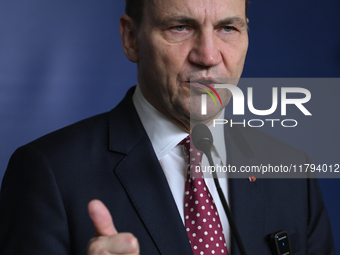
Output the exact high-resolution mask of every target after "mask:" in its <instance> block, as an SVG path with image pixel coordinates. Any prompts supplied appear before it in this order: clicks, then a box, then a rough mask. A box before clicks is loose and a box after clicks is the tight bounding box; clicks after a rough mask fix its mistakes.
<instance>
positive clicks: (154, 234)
mask: <svg viewBox="0 0 340 255" xmlns="http://www.w3.org/2000/svg"><path fill="white" fill-rule="evenodd" d="M132 93H133V91H131V90H130V91H129V92H128V95H127V96H126V97H125V99H124V100H123V101H122V103H121V104H120V105H118V106H117V107H116V108H115V109H114V110H113V111H112V112H111V114H110V131H109V132H110V150H111V151H115V152H119V153H123V154H125V158H124V159H123V160H122V161H121V162H120V164H119V165H118V166H117V167H116V168H115V169H114V172H115V174H116V176H117V177H118V179H119V180H120V182H121V184H122V185H123V187H124V189H125V191H126V193H127V194H128V196H129V198H130V200H131V202H132V204H133V206H134V208H135V209H136V211H137V213H138V215H139V216H140V218H141V220H142V221H143V223H144V225H145V227H146V229H147V231H148V233H149V234H150V236H151V238H152V239H153V241H154V243H155V245H156V247H157V249H158V250H159V252H160V254H164V255H167V254H168V255H173V254H179V255H180V254H183V255H184V254H192V251H191V247H190V244H189V240H188V236H187V233H186V231H185V228H184V226H183V223H182V220H181V217H180V215H179V212H178V209H177V206H176V203H175V201H174V199H173V197H172V193H171V190H170V188H169V185H168V182H167V180H166V177H165V175H164V173H163V170H162V168H161V166H160V164H159V162H158V160H157V157H156V155H155V153H154V150H153V147H152V145H151V142H150V140H149V138H148V136H147V134H146V132H145V130H144V128H143V126H142V124H141V122H140V120H139V118H138V115H137V113H136V111H135V108H134V106H133V104H132V100H131V96H132ZM116 134H119V136H117V135H116Z"/></svg>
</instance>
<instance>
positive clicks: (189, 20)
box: [156, 16, 197, 26]
mask: <svg viewBox="0 0 340 255" xmlns="http://www.w3.org/2000/svg"><path fill="white" fill-rule="evenodd" d="M173 22H177V23H182V24H196V23H197V21H196V20H195V19H193V18H189V17H187V16H170V17H165V18H163V19H160V20H157V22H156V23H157V25H159V26H166V25H167V24H169V23H173Z"/></svg>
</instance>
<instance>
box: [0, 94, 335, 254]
mask: <svg viewBox="0 0 340 255" xmlns="http://www.w3.org/2000/svg"><path fill="white" fill-rule="evenodd" d="M132 93H133V89H130V91H129V92H128V94H127V96H126V97H125V99H124V100H123V101H122V102H121V103H120V104H119V105H118V106H117V107H116V108H114V109H113V110H112V111H110V112H108V113H104V114H101V115H98V116H95V117H92V118H89V119H86V120H83V121H81V122H78V123H76V124H73V125H71V126H69V127H66V128H63V129H61V130H58V131H56V132H53V133H51V134H49V135H47V136H44V137H42V138H39V139H38V140H36V141H34V142H32V143H29V144H27V145H25V146H23V147H21V148H19V149H18V150H17V151H16V152H15V153H14V154H13V156H12V157H11V159H10V162H9V165H8V168H7V171H6V174H5V176H4V179H3V183H2V189H1V197H0V254H2V255H16V254H18V255H19V254H20V255H21V254H34V255H40V254H49V255H54V254H55V255H56V254H58V255H61V254H82V255H84V254H86V246H87V243H88V241H89V239H90V238H91V237H92V236H93V235H94V234H95V233H94V228H93V226H92V223H91V221H90V218H89V216H88V213H87V204H88V202H89V201H90V200H92V199H100V200H102V201H103V202H104V203H105V205H106V206H107V207H108V208H109V210H110V212H111V214H112V217H113V220H114V223H115V225H116V228H117V230H118V231H119V232H132V233H133V234H134V235H135V236H136V237H137V238H138V240H139V243H140V247H141V254H144V255H153V254H162V255H175V254H176V255H181V254H183V255H186V254H192V251H191V248H190V245H189V241H188V237H187V234H186V231H185V228H184V226H183V223H182V220H181V217H180V214H179V212H178V209H177V207H176V204H175V202H174V199H173V197H172V194H171V191H170V188H169V186H168V183H167V180H166V178H165V176H164V173H163V171H162V169H161V166H160V164H159V162H158V160H157V158H156V155H155V153H154V151H153V147H152V145H151V143H150V140H149V138H148V136H147V134H146V132H145V130H144V128H143V126H142V124H141V122H140V120H139V117H138V115H137V113H136V111H135V108H134V106H133V104H132ZM225 135H226V146H227V155H228V163H229V164H232V165H235V166H240V165H257V164H258V163H259V162H261V163H263V162H268V163H269V162H272V163H273V164H275V162H281V163H288V162H289V163H296V164H300V163H305V162H308V157H307V156H306V155H305V154H304V153H302V152H300V151H298V150H296V149H293V148H291V147H289V146H287V145H285V144H284V143H281V142H279V141H277V140H275V139H273V138H271V137H269V136H267V135H265V134H263V133H261V132H259V131H256V130H255V129H250V128H249V129H247V128H240V127H237V128H232V129H231V128H226V131H225ZM229 194H230V204H231V208H232V212H233V214H234V217H235V220H236V223H237V225H238V228H239V231H240V234H241V236H242V239H243V241H244V244H245V247H246V249H247V251H248V254H256V255H259V254H261V255H266V254H268V255H269V254H271V252H270V249H269V244H268V235H269V234H270V233H272V232H275V231H278V230H286V231H287V232H288V234H289V236H290V239H291V246H292V250H293V254H296V255H297V254H300V255H302V254H309V255H312V254H313V255H320V254H327V255H328V254H335V253H334V247H333V241H332V234H331V230H330V225H329V220H328V216H327V212H326V210H325V206H324V204H323V200H322V195H321V192H320V190H319V187H318V184H317V181H316V180H314V179H290V180H288V179H286V180H284V179H257V180H256V181H255V182H249V181H248V179H247V178H241V179H230V180H229ZM231 254H232V255H233V254H239V253H238V248H237V246H236V245H235V242H234V240H232V252H231Z"/></svg>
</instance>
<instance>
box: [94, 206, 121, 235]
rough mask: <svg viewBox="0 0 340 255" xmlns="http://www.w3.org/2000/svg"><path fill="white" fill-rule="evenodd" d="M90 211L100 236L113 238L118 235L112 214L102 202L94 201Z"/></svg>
mask: <svg viewBox="0 0 340 255" xmlns="http://www.w3.org/2000/svg"><path fill="white" fill-rule="evenodd" d="M88 211H89V215H90V218H91V220H92V222H93V226H94V228H95V229H96V231H97V233H98V235H100V236H112V235H116V234H117V230H116V228H115V226H114V224H113V221H112V217H111V214H110V212H109V210H108V209H107V208H106V206H105V205H104V204H103V203H102V202H101V201H99V200H92V201H91V202H90V203H89V204H88Z"/></svg>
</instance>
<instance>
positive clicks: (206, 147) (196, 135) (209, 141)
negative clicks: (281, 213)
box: [191, 124, 247, 255]
mask: <svg viewBox="0 0 340 255" xmlns="http://www.w3.org/2000/svg"><path fill="white" fill-rule="evenodd" d="M191 139H192V142H193V144H194V146H195V148H196V149H198V150H200V151H203V153H204V154H205V155H206V156H207V158H208V161H209V164H210V166H214V165H215V164H214V161H213V160H212V157H211V146H212V145H213V142H214V140H213V137H212V134H211V132H210V130H209V128H208V127H207V126H206V125H204V124H197V125H195V126H194V128H193V129H192V132H191ZM213 177H214V182H215V186H216V189H217V192H218V196H219V197H220V199H221V202H222V205H223V208H224V211H225V213H226V214H227V218H228V221H229V225H230V229H231V232H232V233H233V235H234V237H235V240H236V243H237V246H238V248H239V250H240V252H241V254H242V255H247V252H246V250H245V248H244V245H243V242H242V239H241V236H240V233H239V232H238V229H237V227H236V223H235V220H234V217H233V215H232V214H231V211H230V209H229V206H228V203H227V201H226V199H225V197H224V194H223V192H222V189H221V186H220V183H219V182H218V178H217V175H216V172H213Z"/></svg>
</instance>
